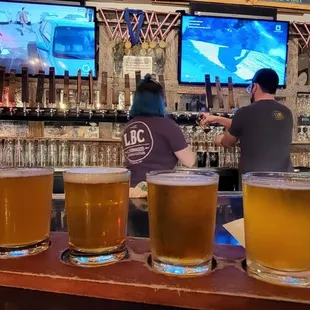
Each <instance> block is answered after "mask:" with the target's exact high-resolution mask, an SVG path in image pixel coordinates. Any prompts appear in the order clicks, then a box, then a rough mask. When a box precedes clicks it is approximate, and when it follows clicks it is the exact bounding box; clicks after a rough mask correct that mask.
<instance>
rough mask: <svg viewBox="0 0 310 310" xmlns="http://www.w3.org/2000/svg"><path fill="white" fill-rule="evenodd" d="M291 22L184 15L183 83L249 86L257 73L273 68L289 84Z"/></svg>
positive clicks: (182, 37) (180, 64)
mask: <svg viewBox="0 0 310 310" xmlns="http://www.w3.org/2000/svg"><path fill="white" fill-rule="evenodd" d="M288 30H289V23H288V22H284V21H273V20H253V19H241V18H228V17H214V16H212V17H210V16H191V15H183V16H182V22H181V34H180V43H179V72H178V79H179V83H180V84H187V83H192V84H202V83H204V81H205V74H210V76H211V82H212V83H215V77H216V76H218V77H219V78H220V81H221V84H227V80H228V77H232V79H233V82H234V84H235V85H236V86H244V85H248V84H249V83H250V81H251V79H252V78H253V76H254V74H255V72H256V71H257V70H259V69H261V68H272V69H274V70H275V71H276V72H277V73H278V75H279V80H280V83H279V84H280V85H279V86H285V84H286V61H287V48H288Z"/></svg>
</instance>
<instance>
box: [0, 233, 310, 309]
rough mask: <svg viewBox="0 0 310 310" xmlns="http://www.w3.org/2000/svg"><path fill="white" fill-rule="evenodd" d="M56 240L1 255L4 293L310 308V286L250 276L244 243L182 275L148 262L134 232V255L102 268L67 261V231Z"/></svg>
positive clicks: (223, 248) (145, 246)
mask: <svg viewBox="0 0 310 310" xmlns="http://www.w3.org/2000/svg"><path fill="white" fill-rule="evenodd" d="M51 240H52V245H51V247H50V248H49V249H48V250H47V251H45V252H43V253H41V254H38V255H36V256H32V257H27V258H18V259H10V260H1V261H0V287H1V288H0V296H2V294H3V293H1V290H6V289H8V287H9V288H18V289H28V290H34V291H37V292H42V294H46V292H49V293H58V294H61V295H66V296H68V295H74V296H86V297H88V298H90V299H92V298H96V299H101V300H102V301H104V300H117V301H120V302H136V303H142V304H149V305H163V306H171V307H184V308H191V309H213V310H214V309H225V310H226V309H238V310H243V309H248V310H256V309H257V310H258V309H260V310H261V309H263V307H267V308H266V309H273V310H274V309H281V310H285V309H294V310H299V309H310V290H309V289H302V288H300V289H298V288H288V287H281V286H275V285H271V284H268V283H264V282H261V281H258V280H256V279H254V278H251V277H249V276H248V275H247V274H246V272H244V270H243V268H242V261H243V258H244V256H245V253H244V249H243V248H242V247H239V246H227V245H216V246H215V258H216V260H217V267H216V269H215V270H214V271H213V272H212V273H211V274H210V275H207V276H202V277H195V278H177V277H169V276H165V275H161V274H158V273H156V272H154V271H152V270H151V269H150V268H149V266H148V265H147V263H146V261H147V257H148V255H149V251H150V250H149V239H146V238H129V239H128V242H127V245H128V249H129V253H130V258H129V259H128V260H125V261H122V262H120V263H117V264H113V265H109V266H105V267H100V268H79V267H74V266H70V265H66V264H65V263H63V262H62V261H61V260H60V257H61V254H62V252H63V251H64V250H65V249H66V248H67V244H68V239H67V234H66V233H60V232H57V233H52V234H51ZM68 298H69V297H68ZM14 309H15V308H14ZM27 309H28V308H27ZM42 309H43V308H42ZM102 309H103V308H102ZM106 309H107V308H106ZM122 309H123V308H122ZM128 309H133V310H134V309H135V308H132V307H129V308H128Z"/></svg>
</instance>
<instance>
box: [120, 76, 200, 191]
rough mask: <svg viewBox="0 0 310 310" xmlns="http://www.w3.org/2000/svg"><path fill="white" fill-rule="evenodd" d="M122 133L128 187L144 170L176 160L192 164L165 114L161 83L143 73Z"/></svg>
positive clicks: (172, 165)
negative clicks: (129, 174)
mask: <svg viewBox="0 0 310 310" xmlns="http://www.w3.org/2000/svg"><path fill="white" fill-rule="evenodd" d="M130 116H131V118H132V119H131V120H130V121H129V122H128V124H127V125H126V127H125V129H124V133H123V148H124V157H125V166H126V168H127V169H129V170H130V171H131V187H135V186H136V185H137V184H139V183H140V182H143V181H145V180H146V173H148V172H150V171H154V170H169V169H173V168H175V166H176V165H177V163H178V160H179V161H180V162H181V163H182V165H184V166H186V167H193V165H194V164H195V161H196V155H195V153H194V152H193V151H192V150H191V148H190V146H189V145H188V144H187V142H186V140H185V137H184V135H183V133H182V131H181V129H180V127H179V126H178V125H177V124H176V123H175V122H174V121H173V120H171V119H169V118H168V117H167V116H166V110H165V102H164V93H163V88H162V86H161V85H160V84H159V83H158V82H156V81H154V80H152V76H151V75H150V74H147V75H146V76H145V77H144V80H142V81H141V83H140V84H139V85H138V86H137V89H136V92H135V96H134V100H133V104H132V107H131V110H130Z"/></svg>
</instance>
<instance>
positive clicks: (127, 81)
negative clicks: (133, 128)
mask: <svg viewBox="0 0 310 310" xmlns="http://www.w3.org/2000/svg"><path fill="white" fill-rule="evenodd" d="M125 110H126V116H127V120H128V121H129V119H130V77H129V74H125Z"/></svg>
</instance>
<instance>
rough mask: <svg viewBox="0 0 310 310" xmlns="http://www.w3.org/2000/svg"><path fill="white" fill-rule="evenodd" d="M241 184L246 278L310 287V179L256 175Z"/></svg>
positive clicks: (278, 174)
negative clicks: (247, 276) (247, 274)
mask: <svg viewBox="0 0 310 310" xmlns="http://www.w3.org/2000/svg"><path fill="white" fill-rule="evenodd" d="M242 180H243V208H244V223H245V245H246V264H247V271H248V273H249V274H250V275H252V276H254V277H255V278H258V279H261V280H264V281H267V282H271V283H274V284H280V285H292V286H306V287H307V286H310V174H306V173H305V174H302V173H301V174H299V173H268V172H256V173H247V174H245V175H244V176H243V178H242Z"/></svg>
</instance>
